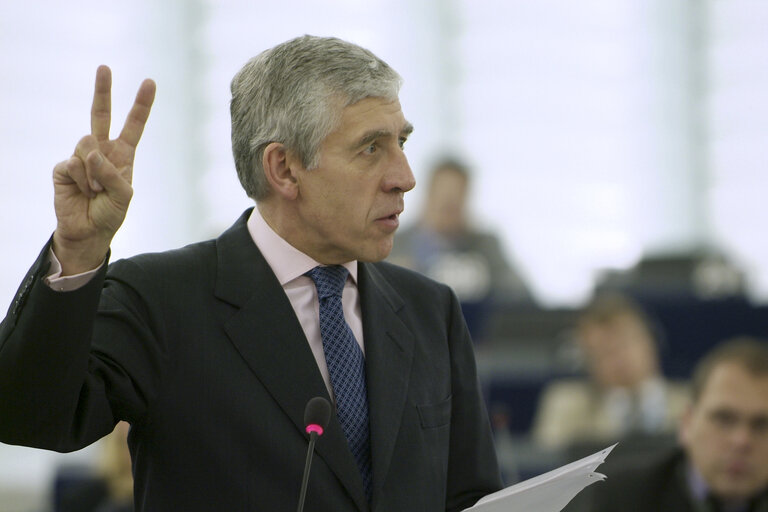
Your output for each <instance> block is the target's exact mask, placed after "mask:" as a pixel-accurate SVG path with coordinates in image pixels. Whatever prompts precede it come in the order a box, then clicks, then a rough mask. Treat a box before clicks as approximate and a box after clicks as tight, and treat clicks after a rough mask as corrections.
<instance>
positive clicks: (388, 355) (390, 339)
mask: <svg viewBox="0 0 768 512" xmlns="http://www.w3.org/2000/svg"><path fill="white" fill-rule="evenodd" d="M358 282H359V291H360V302H361V309H362V316H363V336H364V338H365V354H366V355H365V361H366V363H365V367H366V373H367V382H368V404H369V405H368V409H369V414H370V422H371V449H372V454H371V455H372V459H373V485H374V489H373V504H375V503H376V501H377V496H378V494H379V493H380V492H381V487H382V485H383V484H384V481H385V480H386V478H387V473H388V471H389V466H390V462H391V460H392V454H393V452H394V447H395V440H396V439H397V433H398V431H399V429H400V422H401V419H402V416H403V408H404V407H405V397H406V395H407V394H408V393H407V392H408V385H409V379H410V374H411V361H412V359H413V345H414V336H413V334H412V333H411V331H410V329H409V328H408V327H407V326H406V325H405V324H404V323H403V321H402V319H401V318H400V317H399V316H398V311H400V310H401V309H402V307H403V301H402V298H401V297H400V295H399V294H398V293H397V292H396V291H395V290H394V289H393V288H392V287H391V286H390V285H389V283H388V282H387V281H386V280H385V279H384V277H383V276H382V275H381V274H380V273H379V271H378V270H377V269H376V267H375V266H374V265H371V264H365V263H361V264H359V273H358Z"/></svg>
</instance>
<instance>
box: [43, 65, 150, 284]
mask: <svg viewBox="0 0 768 512" xmlns="http://www.w3.org/2000/svg"><path fill="white" fill-rule="evenodd" d="M111 89H112V72H111V71H110V69H109V68H108V67H107V66H100V67H99V69H98V70H97V71H96V86H95V89H94V93H93V106H92V108H91V134H90V135H86V136H85V137H83V138H82V139H80V141H79V142H78V143H77V146H76V147H75V153H74V154H73V155H72V157H71V158H69V160H65V161H63V162H60V163H59V164H57V165H56V167H54V169H53V186H54V208H55V210H56V219H57V225H56V231H55V232H54V234H53V251H54V253H55V254H56V257H57V258H58V259H59V261H60V262H61V265H62V275H72V274H77V273H80V272H84V271H87V270H91V269H93V268H96V267H98V266H99V264H101V262H102V260H103V259H104V256H105V255H106V253H107V250H108V249H109V245H110V243H111V241H112V237H114V235H115V233H116V232H117V230H118V228H119V227H120V225H121V224H122V223H123V220H124V219H125V214H126V212H127V210H128V204H129V203H130V201H131V197H132V196H133V188H132V186H131V182H132V179H133V159H134V155H135V154H136V146H137V145H138V143H139V139H141V134H142V133H143V131H144V126H145V125H146V123H147V119H148V118H149V112H150V110H151V108H152V102H153V101H154V99H155V83H154V82H153V81H152V80H149V79H148V80H144V82H142V84H141V86H140V87H139V92H138V93H137V94H136V100H135V101H134V103H133V107H132V108H131V111H130V112H129V113H128V117H127V119H126V120H125V125H124V126H123V129H122V131H121V132H120V136H119V137H118V138H117V139H114V140H110V138H109V127H110V122H111V117H112V100H111Z"/></svg>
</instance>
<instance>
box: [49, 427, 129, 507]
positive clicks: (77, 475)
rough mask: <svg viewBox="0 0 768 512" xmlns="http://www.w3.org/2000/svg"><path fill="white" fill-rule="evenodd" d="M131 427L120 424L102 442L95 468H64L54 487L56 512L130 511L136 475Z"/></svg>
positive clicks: (56, 477)
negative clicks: (129, 439)
mask: <svg viewBox="0 0 768 512" xmlns="http://www.w3.org/2000/svg"><path fill="white" fill-rule="evenodd" d="M129 430H130V425H129V424H128V423H127V422H125V421H121V422H119V423H118V424H117V425H116V426H115V430H113V431H112V433H111V434H109V435H108V436H106V437H104V438H103V439H101V440H100V441H99V443H98V444H99V455H98V459H97V460H96V461H95V466H94V467H93V468H91V467H85V468H84V467H82V466H77V465H68V464H65V465H62V466H61V467H59V469H58V471H57V474H56V475H55V478H54V484H53V493H52V497H53V512H131V511H132V510H133V472H132V466H131V454H130V451H129V450H128V443H127V439H128V432H129Z"/></svg>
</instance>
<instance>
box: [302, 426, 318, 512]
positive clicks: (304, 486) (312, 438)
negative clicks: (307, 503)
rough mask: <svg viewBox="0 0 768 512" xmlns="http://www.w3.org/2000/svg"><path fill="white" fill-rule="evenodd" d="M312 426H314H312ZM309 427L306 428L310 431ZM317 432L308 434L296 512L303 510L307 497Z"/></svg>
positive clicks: (312, 431) (313, 431)
mask: <svg viewBox="0 0 768 512" xmlns="http://www.w3.org/2000/svg"><path fill="white" fill-rule="evenodd" d="M312 426H314V425H312ZM310 428H311V426H310V427H308V428H307V430H310ZM317 434H318V432H317V431H316V430H314V429H312V430H311V432H310V433H309V448H307V460H306V462H305V463H304V477H303V478H302V479H301V493H300V494H299V508H298V510H297V512H302V511H303V510H304V499H305V498H306V496H307V482H309V469H310V466H311V465H312V454H313V453H314V451H315V441H316V440H317Z"/></svg>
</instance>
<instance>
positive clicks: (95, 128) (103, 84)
mask: <svg viewBox="0 0 768 512" xmlns="http://www.w3.org/2000/svg"><path fill="white" fill-rule="evenodd" d="M111 120H112V71H111V70H110V69H109V67H107V66H99V68H98V69H97V70H96V85H95V86H94V90H93V104H92V105H91V134H92V135H95V136H96V138H97V139H99V140H107V139H109V125H110V122H111Z"/></svg>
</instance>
